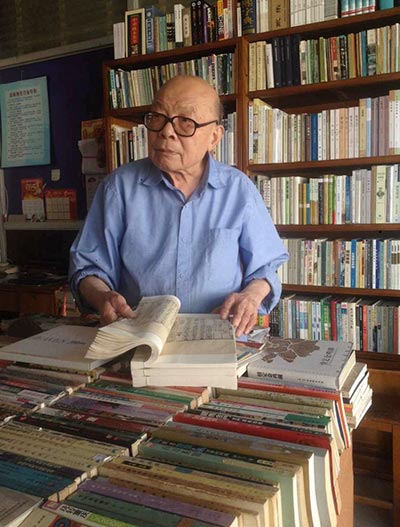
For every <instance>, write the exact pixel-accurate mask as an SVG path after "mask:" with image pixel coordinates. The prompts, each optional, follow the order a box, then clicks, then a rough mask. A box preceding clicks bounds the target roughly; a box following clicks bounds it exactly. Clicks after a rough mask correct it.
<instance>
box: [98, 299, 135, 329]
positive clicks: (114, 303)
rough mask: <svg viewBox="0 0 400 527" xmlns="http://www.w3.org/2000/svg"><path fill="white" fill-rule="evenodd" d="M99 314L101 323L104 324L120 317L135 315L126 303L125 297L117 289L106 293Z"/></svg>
mask: <svg viewBox="0 0 400 527" xmlns="http://www.w3.org/2000/svg"><path fill="white" fill-rule="evenodd" d="M99 314H100V324H102V325H103V326H105V325H107V324H110V323H111V322H115V320H117V319H118V318H119V317H124V318H133V317H134V316H135V315H134V312H133V310H132V309H131V308H130V307H129V305H128V304H127V303H126V300H125V297H123V296H122V295H120V294H119V293H117V292H116V291H107V292H106V293H104V295H103V302H102V307H101V308H100V309H99Z"/></svg>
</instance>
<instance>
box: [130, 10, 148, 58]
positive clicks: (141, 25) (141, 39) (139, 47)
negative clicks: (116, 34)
mask: <svg viewBox="0 0 400 527" xmlns="http://www.w3.org/2000/svg"><path fill="white" fill-rule="evenodd" d="M125 49H126V56H127V57H130V56H131V55H142V54H144V53H146V30H145V8H144V7H140V8H138V9H132V10H131V11H126V12H125Z"/></svg>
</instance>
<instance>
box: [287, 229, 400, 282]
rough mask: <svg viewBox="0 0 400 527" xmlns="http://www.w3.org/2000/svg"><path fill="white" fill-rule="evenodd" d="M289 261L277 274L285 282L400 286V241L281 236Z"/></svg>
mask: <svg viewBox="0 0 400 527" xmlns="http://www.w3.org/2000/svg"><path fill="white" fill-rule="evenodd" d="M283 243H284V244H285V246H286V247H287V250H288V252H289V254H290V260H289V262H287V263H285V264H284V265H283V266H282V269H280V270H279V274H280V276H281V278H282V281H283V283H285V284H298V285H311V286H323V285H324V286H328V287H351V288H361V289H364V288H366V289H394V290H399V289H400V281H399V276H400V240H397V239H353V240H343V239H339V240H328V239H326V238H320V239H314V240H306V239H302V238H289V239H288V238H284V239H283Z"/></svg>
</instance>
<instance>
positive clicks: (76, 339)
mask: <svg viewBox="0 0 400 527" xmlns="http://www.w3.org/2000/svg"><path fill="white" fill-rule="evenodd" d="M96 332H97V329H96V328H91V327H85V326H69V325H68V326H56V327H54V328H53V329H49V330H48V331H43V333H38V334H37V335H33V336H31V337H28V338H26V339H22V340H18V341H17V342H14V343H13V344H9V345H8V346H3V347H1V348H0V359H6V360H10V361H15V362H23V363H28V364H40V365H43V366H52V367H57V368H65V369H71V370H76V371H84V372H87V371H91V370H94V369H95V368H97V367H98V366H101V365H102V364H104V363H105V362H108V361H109V359H108V358H103V359H88V358H86V357H85V355H86V352H87V350H88V348H89V346H90V344H91V342H92V341H93V339H94V337H95V335H96Z"/></svg>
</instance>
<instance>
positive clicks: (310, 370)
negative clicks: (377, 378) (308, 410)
mask: <svg viewBox="0 0 400 527" xmlns="http://www.w3.org/2000/svg"><path fill="white" fill-rule="evenodd" d="M354 364H355V352H354V351H353V349H352V345H351V343H349V342H334V341H328V340H325V341H323V340H321V341H316V340H315V341H313V340H301V339H282V338H279V337H271V338H270V339H269V340H268V341H267V342H266V344H265V352H264V355H263V356H262V358H260V359H258V360H256V361H254V362H252V363H251V364H249V367H248V370H247V371H248V375H249V377H253V378H267V379H270V380H272V381H274V382H281V383H296V384H303V385H310V386H319V387H325V388H331V389H336V390H340V389H341V387H342V385H343V382H344V380H345V379H346V377H347V375H348V373H349V371H350V370H351V369H352V368H353V366H354Z"/></svg>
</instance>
